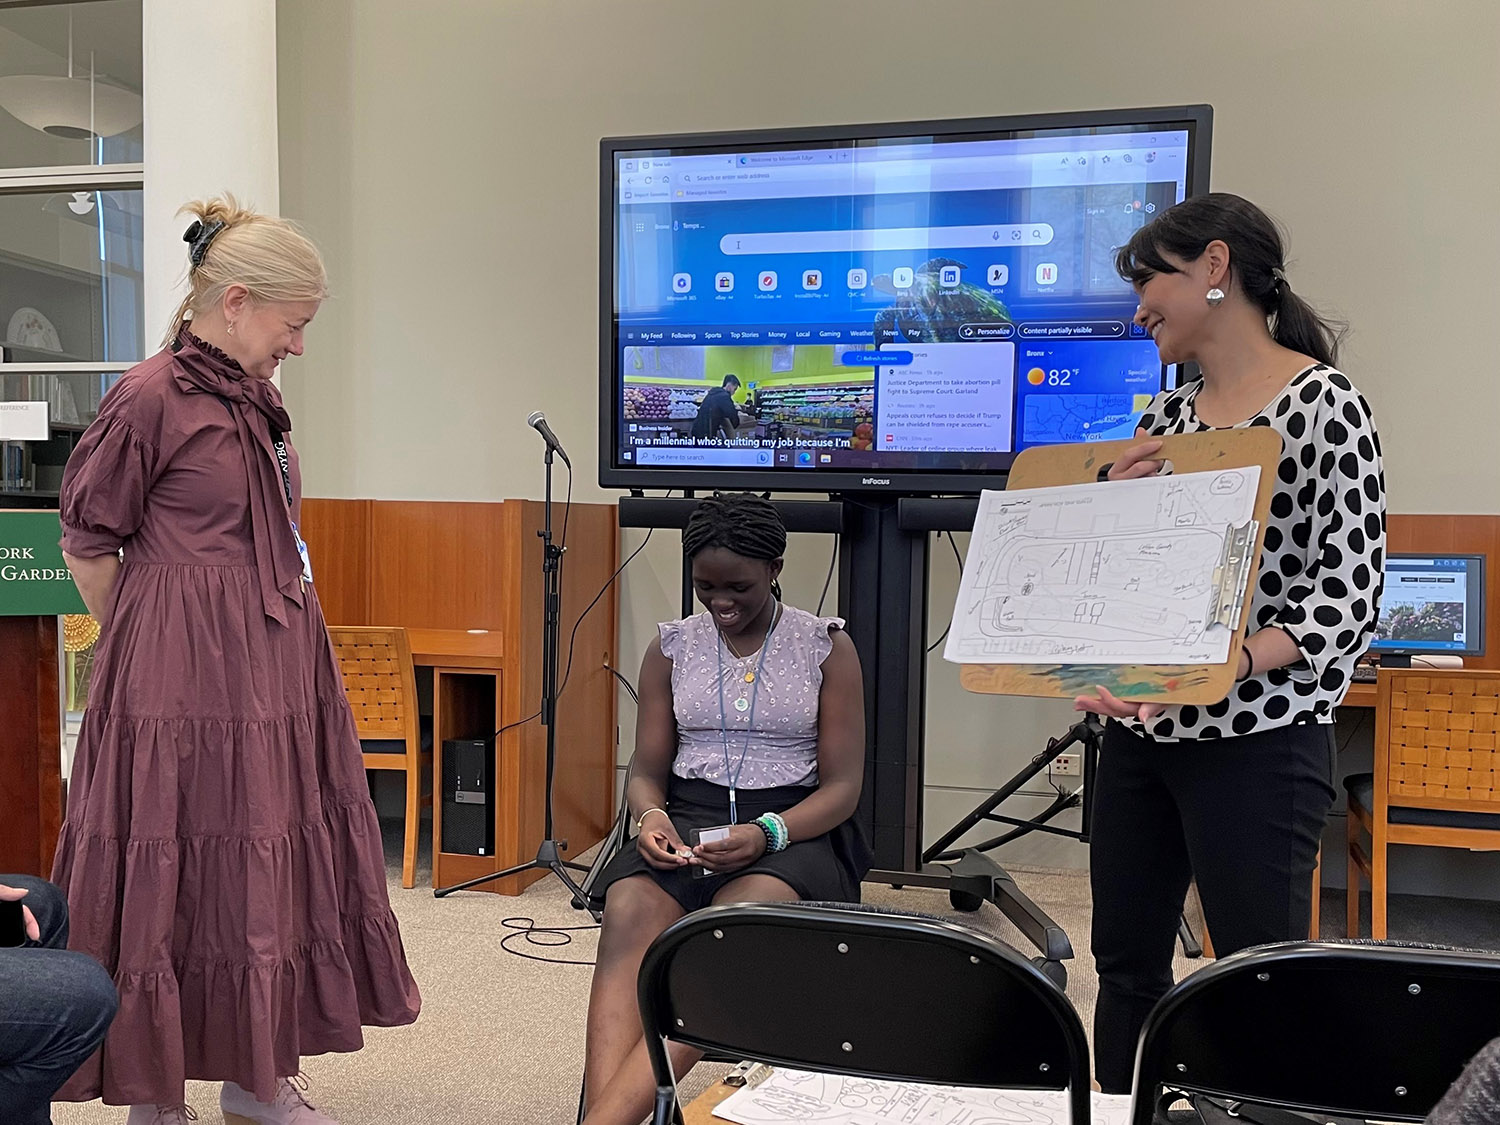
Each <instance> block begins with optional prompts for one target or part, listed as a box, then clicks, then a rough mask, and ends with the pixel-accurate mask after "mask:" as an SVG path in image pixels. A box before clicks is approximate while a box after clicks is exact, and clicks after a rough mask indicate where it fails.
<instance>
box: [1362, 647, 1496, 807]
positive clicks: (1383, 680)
mask: <svg viewBox="0 0 1500 1125" xmlns="http://www.w3.org/2000/svg"><path fill="white" fill-rule="evenodd" d="M1377 691H1378V694H1377V701H1378V702H1377V706H1378V709H1377V712H1376V713H1377V715H1379V716H1380V717H1381V722H1380V725H1379V727H1378V729H1377V730H1376V735H1375V800H1376V802H1377V803H1379V802H1381V800H1382V798H1383V799H1384V801H1385V803H1387V804H1391V805H1404V806H1407V807H1411V808H1424V809H1445V810H1451V811H1458V812H1477V813H1483V812H1494V813H1500V744H1497V737H1500V726H1497V722H1500V672H1491V671H1482V670H1480V669H1476V668H1453V669H1446V668H1445V669H1414V668H1400V669H1389V668H1382V669H1381V670H1380V673H1379V685H1378V689H1377Z"/></svg>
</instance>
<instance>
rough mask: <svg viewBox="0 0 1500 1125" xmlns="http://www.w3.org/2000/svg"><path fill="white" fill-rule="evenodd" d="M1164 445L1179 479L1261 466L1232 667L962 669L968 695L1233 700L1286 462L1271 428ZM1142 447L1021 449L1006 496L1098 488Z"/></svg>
mask: <svg viewBox="0 0 1500 1125" xmlns="http://www.w3.org/2000/svg"><path fill="white" fill-rule="evenodd" d="M1145 440H1152V439H1145ZM1160 440H1161V443H1162V449H1161V453H1160V454H1158V456H1160V457H1163V458H1166V459H1167V460H1168V461H1170V462H1171V465H1172V472H1174V473H1198V472H1211V471H1213V470H1215V469H1238V468H1245V467H1248V466H1250V465H1259V466H1260V487H1259V489H1258V490H1257V492H1256V496H1255V522H1256V532H1255V549H1254V551H1253V552H1251V558H1250V565H1249V568H1248V575H1247V577H1246V580H1245V585H1244V588H1243V590H1242V591H1241V592H1242V593H1243V595H1244V600H1243V611H1242V612H1241V613H1240V615H1239V624H1238V626H1237V627H1236V628H1235V630H1234V635H1233V637H1232V638H1231V639H1230V642H1229V661H1228V663H1225V664H965V665H962V666H961V668H960V669H959V674H958V682H959V683H960V684H962V685H963V686H964V687H965V688H967V689H968V690H969V691H975V692H985V693H987V694H991V695H1033V696H1046V697H1050V698H1072V697H1073V696H1075V695H1092V694H1093V693H1094V689H1095V688H1096V687H1100V686H1102V687H1105V688H1107V689H1108V690H1109V691H1111V692H1113V693H1114V694H1115V695H1117V696H1119V697H1120V698H1121V699H1128V700H1131V701H1134V702H1140V703H1147V702H1162V703H1196V704H1206V703H1217V702H1218V701H1219V700H1221V699H1223V698H1224V697H1225V696H1226V695H1228V694H1229V690H1230V686H1231V685H1232V684H1233V683H1234V674H1235V672H1236V671H1237V670H1238V668H1239V661H1240V646H1241V645H1242V644H1243V643H1244V640H1245V633H1246V630H1247V628H1248V627H1249V624H1250V600H1251V597H1252V595H1253V593H1254V591H1255V588H1256V587H1255V582H1256V576H1257V574H1258V573H1259V570H1260V554H1261V549H1262V547H1263V546H1264V545H1265V538H1266V521H1267V520H1268V519H1269V517H1270V514H1271V496H1272V494H1273V493H1274V492H1275V490H1276V471H1277V468H1278V465H1279V463H1280V461H1281V452H1282V446H1281V435H1280V434H1278V433H1277V432H1276V431H1275V430H1273V429H1272V428H1271V427H1269V426H1247V427H1244V428H1242V429H1235V430H1205V431H1204V432H1202V433H1195V434H1173V435H1170V436H1168V437H1164V438H1162V439H1160ZM1137 443H1138V440H1137V439H1135V438H1130V439H1127V440H1125V441H1101V442H1085V443H1082V444H1077V445H1051V446H1035V447H1033V448H1031V449H1027V450H1023V451H1022V452H1021V453H1020V454H1019V455H1018V456H1017V457H1016V460H1015V464H1014V465H1013V466H1012V467H1011V470H1010V480H1009V484H1008V486H1007V489H1006V490H1007V491H1015V490H1017V489H1024V488H1047V487H1051V486H1054V485H1065V484H1090V483H1093V482H1095V481H1096V480H1098V476H1099V470H1100V469H1102V468H1103V467H1104V466H1106V465H1108V464H1110V463H1111V462H1112V461H1114V460H1115V458H1117V457H1119V456H1120V454H1122V453H1124V452H1125V450H1126V449H1128V448H1130V447H1131V446H1133V445H1136V444H1137Z"/></svg>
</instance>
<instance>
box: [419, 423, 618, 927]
mask: <svg viewBox="0 0 1500 1125" xmlns="http://www.w3.org/2000/svg"><path fill="white" fill-rule="evenodd" d="M544 440H545V435H544ZM552 454H553V443H552V442H551V441H548V442H547V455H546V458H545V460H546V476H547V485H546V504H545V508H544V512H545V514H544V516H543V519H542V530H541V531H538V532H537V535H538V536H539V537H540V538H541V540H542V590H543V599H544V600H543V604H542V709H541V718H542V725H543V726H544V727H546V728H547V791H546V794H545V797H544V813H545V832H544V836H543V839H542V843H541V846H540V847H538V848H537V850H536V858H535V859H532V860H528V861H527V862H526V863H522V864H518V865H517V866H515V867H509V868H506V869H505V870H504V871H496V872H494V873H492V874H489V875H480V876H479V877H477V878H474V879H468V880H465V881H464V882H462V883H455V884H453V886H451V887H439V888H438V889H437V890H435V891H433V892H432V895H433V897H434V898H445V897H446V896H448V895H451V894H452V893H453V892H454V891H462V890H467V889H468V888H470V887H477V886H479V885H480V884H481V883H488V882H491V881H492V880H495V879H505V878H509V877H510V876H512V875H519V874H521V873H522V872H524V871H550V872H552V874H554V875H556V876H557V878H558V879H559V880H560V881H561V882H562V884H563V886H565V887H567V888H568V891H569V892H570V893H571V895H572V897H573V905H574V906H575V907H576V908H577V909H579V910H587V909H588V908H589V900H588V895H587V894H585V893H584V890H583V888H582V887H580V886H579V885H578V883H577V882H576V881H575V880H574V878H573V876H572V875H570V874H569V870H568V869H569V868H571V869H572V870H574V871H588V868H587V867H585V866H584V865H583V864H581V863H574V862H572V861H571V860H566V859H564V858H563V856H562V853H563V849H565V848H566V847H567V846H568V842H567V841H566V840H554V839H553V838H552V778H553V775H554V773H555V772H556V770H557V690H558V687H557V661H558V653H559V649H560V647H561V643H560V642H561V636H562V557H563V548H561V547H559V546H556V545H555V544H554V543H553V542H552ZM567 459H568V455H567V454H566V453H564V454H563V460H564V461H566V460H567ZM569 471H570V472H571V471H572V470H571V464H570V466H569ZM490 783H491V785H493V784H494V777H493V775H492V776H491V782H490Z"/></svg>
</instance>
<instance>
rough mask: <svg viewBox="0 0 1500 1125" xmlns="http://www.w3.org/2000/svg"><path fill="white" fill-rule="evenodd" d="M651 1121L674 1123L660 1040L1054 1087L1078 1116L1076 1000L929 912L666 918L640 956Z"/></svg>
mask: <svg viewBox="0 0 1500 1125" xmlns="http://www.w3.org/2000/svg"><path fill="white" fill-rule="evenodd" d="M639 989H640V1006H641V1022H642V1024H643V1026H644V1027H645V1031H646V1048H647V1051H648V1052H649V1054H650V1056H651V1066H652V1069H653V1070H654V1071H655V1075H656V1111H655V1115H654V1117H653V1118H652V1120H653V1122H654V1125H667V1123H668V1122H669V1121H675V1122H677V1123H678V1125H681V1121H682V1113H681V1108H680V1107H679V1105H678V1102H677V1083H676V1078H675V1076H674V1075H673V1073H672V1065H671V1060H670V1058H669V1057H668V1055H667V1048H666V1040H667V1039H672V1040H674V1041H675V1042H679V1043H686V1044H689V1045H691V1046H693V1047H697V1048H699V1049H700V1050H703V1051H706V1052H710V1053H713V1054H717V1055H727V1056H729V1057H732V1058H751V1059H756V1060H759V1061H762V1062H767V1063H771V1064H773V1065H777V1066H785V1067H792V1068H796V1069H802V1070H813V1071H822V1072H826V1073H831V1074H845V1075H853V1076H857V1077H862V1078H884V1079H891V1080H895V1081H902V1082H928V1083H936V1084H940V1085H948V1086H980V1087H989V1088H996V1089H1001V1088H1011V1089H1049V1090H1066V1091H1068V1093H1069V1100H1070V1102H1071V1113H1070V1121H1071V1122H1072V1125H1088V1121H1089V1108H1090V1107H1089V1057H1088V1044H1087V1041H1086V1039H1085V1038H1084V1033H1083V1025H1082V1024H1081V1023H1080V1022H1079V1019H1078V1013H1077V1012H1076V1011H1074V1009H1073V1006H1072V1004H1070V1003H1069V1002H1068V999H1067V997H1066V996H1064V995H1063V992H1062V990H1061V989H1060V988H1058V987H1057V985H1055V984H1053V983H1052V981H1051V980H1049V979H1048V978H1047V977H1046V976H1045V975H1044V974H1043V973H1042V971H1041V970H1040V969H1039V968H1037V966H1036V965H1034V964H1032V963H1031V962H1030V961H1029V960H1027V959H1026V958H1025V957H1023V956H1021V954H1019V953H1017V952H1016V951H1015V950H1013V949H1011V948H1010V947H1009V946H1006V945H1004V944H1002V943H1001V942H999V941H996V940H995V939H994V938H991V937H989V936H988V935H985V934H981V933H977V932H975V931H973V930H970V929H967V928H965V927H963V926H957V925H954V924H953V923H951V922H945V921H942V920H940V919H937V918H924V917H917V916H913V915H909V914H892V913H886V912H884V911H877V910H872V909H870V908H868V907H841V906H831V905H825V904H817V905H809V904H791V903H745V904H741V905H734V906H714V907H709V908H708V909H706V910H700V911H697V912H695V913H693V914H690V915H688V916H687V917H686V918H683V919H681V920H680V921H678V922H676V923H674V924H673V925H672V926H670V927H668V929H667V930H666V931H665V932H663V933H662V935H661V936H660V937H658V938H657V939H656V941H655V942H654V943H652V945H651V948H650V949H648V950H647V951H646V957H645V960H644V961H643V962H642V964H641V975H640V985H639Z"/></svg>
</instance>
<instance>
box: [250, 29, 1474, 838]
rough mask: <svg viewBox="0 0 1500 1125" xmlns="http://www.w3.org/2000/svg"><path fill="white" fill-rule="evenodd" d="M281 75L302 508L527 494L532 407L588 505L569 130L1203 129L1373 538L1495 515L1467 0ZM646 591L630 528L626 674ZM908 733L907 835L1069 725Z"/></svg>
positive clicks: (449, 53) (651, 577) (592, 377)
mask: <svg viewBox="0 0 1500 1125" xmlns="http://www.w3.org/2000/svg"><path fill="white" fill-rule="evenodd" d="M278 56H279V59H278V61H279V66H280V74H281V140H282V204H283V211H284V213H286V214H288V215H291V216H294V217H297V218H300V219H302V220H303V221H304V222H306V224H307V225H308V226H309V228H310V229H311V231H312V233H313V234H314V236H315V237H317V238H318V239H319V240H320V242H321V243H322V245H323V247H324V249H325V251H326V252H327V254H328V258H329V263H330V266H331V270H332V275H333V285H334V288H335V290H336V293H337V299H336V300H335V301H332V302H329V304H328V306H326V308H325V311H324V312H323V314H322V315H321V316H320V317H319V320H318V322H317V324H316V325H315V326H314V329H313V331H312V332H311V334H310V338H309V347H310V354H309V356H308V357H307V358H306V359H304V360H303V361H302V362H301V363H300V364H297V365H294V366H292V367H290V368H289V369H288V373H287V380H286V387H287V393H288V398H289V401H290V404H291V407H292V410H293V415H294V417H295V418H296V420H297V426H298V432H299V433H301V434H302V435H303V437H302V444H301V448H302V451H303V457H304V462H303V463H304V467H305V471H306V473H307V480H308V490H309V492H310V493H311V494H315V495H316V494H322V495H328V496H379V497H388V498H420V499H498V498H501V497H505V496H537V495H539V493H540V489H541V474H540V467H539V464H538V454H539V447H538V444H537V441H536V438H535V436H534V435H533V434H531V433H529V432H527V431H526V429H525V425H524V419H525V416H526V414H527V413H528V412H529V411H531V410H533V409H542V410H545V411H546V412H547V415H548V418H549V419H550V421H551V423H552V425H553V428H554V429H555V430H556V431H557V432H558V433H559V435H561V436H562V438H563V439H564V441H565V442H566V443H567V444H568V445H569V448H570V451H571V452H572V453H573V456H574V460H575V461H577V462H578V464H579V466H580V478H579V480H578V482H577V485H578V487H577V488H576V490H575V495H576V496H579V497H581V498H585V499H595V498H603V497H604V496H605V494H601V493H599V492H598V491H597V490H596V489H595V488H594V486H593V480H592V474H591V470H590V469H588V468H587V466H589V465H590V464H591V463H592V462H593V460H594V458H593V455H592V454H593V450H594V448H596V445H595V442H596V432H595V431H596V420H595V418H596V406H595V402H596V393H597V392H596V387H597V328H596V320H597V309H596V303H597V297H596V293H597V279H596V271H597V246H598V241H597V239H598V230H597V225H598V220H597V212H598V203H597V191H598V187H597V170H596V165H597V142H598V139H599V138H600V137H602V136H606V135H616V134H633V133H655V132H673V131H692V130H713V129H736V128H750V127H763V126H777V125H788V126H790V125H812V124H832V123H840V122H848V121H882V120H901V119H924V118H945V117H962V116H982V115H986V114H999V113H1011V112H1035V111H1047V110H1067V109H1087V108H1095V107H1101V106H1131V105H1165V104H1182V103H1190V102H1210V103H1212V104H1213V106H1214V107H1215V113H1216V116H1215V122H1214V133H1215V137H1214V139H1215V145H1214V162H1213V163H1214V172H1213V186H1214V187H1215V188H1217V189H1221V190H1229V191H1236V192H1239V193H1241V194H1244V195H1246V196H1248V197H1250V198H1251V199H1253V200H1255V201H1257V202H1258V203H1260V204H1262V205H1263V206H1265V207H1266V208H1267V209H1268V210H1270V211H1271V212H1273V213H1274V214H1276V215H1277V216H1279V217H1280V218H1281V219H1282V220H1283V221H1284V222H1285V223H1286V224H1287V225H1288V226H1289V227H1290V229H1291V232H1292V253H1293V260H1292V262H1291V265H1290V268H1289V270H1288V272H1289V274H1290V277H1291V281H1292V284H1293V285H1294V286H1295V287H1296V289H1297V290H1298V292H1300V293H1303V294H1305V295H1308V296H1309V297H1311V298H1312V299H1314V300H1315V301H1318V302H1319V303H1321V304H1322V305H1323V306H1324V307H1325V308H1327V309H1329V310H1330V311H1333V312H1336V313H1338V314H1340V315H1342V316H1344V317H1346V318H1348V319H1349V320H1350V321H1351V322H1352V324H1353V326H1354V333H1353V335H1352V337H1351V339H1350V343H1349V348H1348V352H1347V355H1346V358H1345V364H1344V366H1345V368H1346V370H1348V371H1349V372H1350V373H1351V375H1352V376H1353V377H1354V379H1355V380H1356V381H1357V382H1358V383H1359V385H1360V386H1361V387H1362V388H1363V389H1364V390H1365V391H1366V393H1367V394H1368V396H1369V397H1370V399H1371V401H1372V403H1373V404H1374V407H1375V411H1376V416H1377V419H1378V420H1379V423H1380V425H1381V429H1382V436H1383V439H1384V447H1385V455H1386V471H1387V476H1388V481H1389V488H1390V499H1391V505H1392V508H1393V509H1394V510H1396V511H1400V512H1423V511H1429V512H1494V511H1497V510H1500V459H1497V458H1495V457H1494V456H1493V455H1492V451H1493V448H1494V436H1493V435H1494V434H1495V432H1496V428H1497V422H1500V392H1497V390H1496V370H1495V363H1494V361H1493V358H1492V354H1493V343H1492V340H1491V335H1492V333H1491V332H1490V326H1491V324H1492V323H1493V320H1494V313H1493V309H1492V305H1493V302H1494V291H1495V290H1494V284H1493V280H1492V277H1491V273H1492V271H1493V268H1494V263H1495V262H1497V261H1500V209H1497V207H1496V206H1495V203H1494V199H1493V196H1494V193H1495V185H1496V184H1497V183H1500V114H1497V112H1496V110H1497V108H1500V65H1497V63H1500V5H1497V4H1494V3H1493V2H1492V0H1433V2H1429V3H1423V4H1415V3H1411V2H1409V0H1322V2H1320V3H1316V4H1309V3H1306V2H1305V0H1263V2H1260V0H1257V2H1251V3H1240V4H1233V5H1229V4H1204V3H1202V2H1201V0H1138V2H1136V3H1133V4H1127V5H1120V4H1117V3H1107V2H1104V0H1073V2H1070V3H1058V2H1056V0H1007V2H984V0H948V2H945V3H926V4H922V3H912V2H911V0H901V2H897V0H758V2H756V3H741V4H730V3H722V4H721V3H702V2H699V0H632V2H629V3H624V2H615V0H554V2H547V3H542V2H536V3H515V2H512V3H495V2H493V0H449V2H447V3H444V4H441V5H424V4H411V3H409V2H406V0H358V2H357V3H356V2H355V0H317V2H316V3H312V2H306V0H304V2H300V3H299V2H294V0H281V2H280V3H279V5H278ZM1424 407H1425V409H1424ZM640 539H641V536H640V534H639V533H633V532H632V533H627V534H625V535H624V536H623V544H622V545H623V547H624V549H625V550H629V549H631V548H633V547H634V546H635V545H636V544H638V543H639V542H640ZM827 552H828V544H827V541H825V540H821V539H816V538H811V537H808V538H807V539H806V540H805V541H800V540H799V541H798V542H796V543H795V544H794V547H793V550H792V554H791V558H790V560H789V563H790V565H789V568H788V569H789V572H790V573H789V578H788V581H787V586H788V595H789V596H790V597H791V598H792V599H793V600H795V601H797V602H798V603H800V604H802V605H807V606H810V605H812V604H813V603H814V602H815V601H816V599H817V594H818V591H819V589H820V588H821V585H822V578H823V574H824V572H825V568H826V565H827V558H828V554H827ZM934 560H935V562H934V584H933V589H934V595H933V605H934V606H935V607H936V611H937V612H938V613H941V612H943V610H944V607H945V606H948V607H951V604H952V595H953V589H954V584H953V582H952V573H953V571H952V558H951V554H947V553H946V548H943V549H942V550H939V551H935V553H934ZM676 568H677V555H676V549H675V538H674V536H672V535H671V534H669V533H665V532H663V533H658V535H657V537H656V539H655V540H654V541H653V542H652V544H651V547H650V548H649V549H648V551H647V552H646V553H645V554H643V556H642V557H641V558H640V559H639V560H637V562H636V563H635V564H634V565H633V566H632V567H631V569H630V570H629V571H628V572H627V574H626V576H625V578H624V580H623V581H624V587H623V595H624V597H623V600H622V606H623V608H622V620H621V642H622V650H623V651H624V652H626V653H627V654H629V653H638V652H639V651H640V650H641V648H642V647H643V646H644V644H645V641H646V639H647V637H648V636H649V635H650V632H651V629H652V627H653V624H654V622H656V621H657V620H659V619H661V618H663V617H666V616H669V615H671V614H673V613H675V607H676V604H677V596H678V595H677V590H678V575H677V569H676ZM940 629H941V626H940V625H939V626H935V627H934V628H933V630H932V632H933V634H934V635H936V633H937V632H938V631H940ZM928 708H929V712H928V713H929V715H930V717H931V718H930V721H929V763H930V764H929V768H928V772H927V782H928V787H929V790H928V808H929V812H930V816H931V818H932V819H934V820H937V819H951V817H950V816H949V813H950V810H958V809H959V807H960V806H962V808H967V807H968V806H969V805H970V804H972V803H973V801H974V799H975V793H976V792H978V791H981V790H988V789H989V788H991V787H992V785H993V784H995V783H998V781H999V780H1000V779H1001V778H1002V777H1003V776H1006V775H1008V774H1010V773H1011V772H1013V770H1014V769H1015V768H1016V766H1017V765H1018V764H1019V763H1020V762H1021V761H1022V760H1024V759H1025V758H1026V757H1028V756H1029V755H1030V754H1031V753H1033V752H1034V751H1035V750H1036V749H1037V748H1039V747H1040V745H1041V743H1042V742H1043V741H1044V740H1045V738H1046V736H1047V735H1048V734H1050V733H1056V732H1059V731H1061V730H1062V729H1063V728H1064V727H1065V726H1066V725H1067V723H1068V721H1069V718H1070V715H1069V712H1068V710H1067V707H1066V705H1065V704H1052V703H1037V702H1029V701H1019V700H997V699H990V698H977V697H972V696H968V695H966V694H965V693H963V692H962V691H961V690H960V689H959V688H958V687H957V683H956V677H955V676H954V674H953V672H952V671H951V669H950V666H948V665H945V664H943V663H942V662H940V661H937V660H934V661H933V663H932V665H931V690H930V694H929V700H928ZM621 714H622V720H623V721H625V722H626V723H627V724H628V722H629V719H630V715H631V711H630V708H629V704H628V701H626V703H625V705H624V706H623V707H622V710H621ZM624 736H625V737H624V740H623V749H624V751H625V752H627V753H628V751H629V747H630V737H629V731H628V730H627V731H625V732H624ZM971 791H973V792H971ZM1058 848H1059V849H1060V850H1055V851H1053V852H1051V853H1049V854H1051V855H1052V856H1053V858H1056V859H1058V861H1060V862H1067V861H1069V860H1068V858H1067V856H1068V855H1072V854H1076V851H1075V852H1070V851H1069V850H1068V849H1069V846H1068V845H1059V846H1058Z"/></svg>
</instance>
